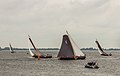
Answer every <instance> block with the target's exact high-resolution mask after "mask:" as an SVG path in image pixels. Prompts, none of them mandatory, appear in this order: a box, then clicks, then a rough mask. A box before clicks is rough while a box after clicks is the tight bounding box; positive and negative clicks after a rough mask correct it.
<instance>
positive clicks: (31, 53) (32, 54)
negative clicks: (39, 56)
mask: <svg viewBox="0 0 120 76" xmlns="http://www.w3.org/2000/svg"><path fill="white" fill-rule="evenodd" d="M28 46H29V52H30V55H31V56H34V55H35V54H34V53H33V52H32V51H31V49H30V44H29V40H28Z"/></svg>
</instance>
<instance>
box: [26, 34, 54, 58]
mask: <svg viewBox="0 0 120 76" xmlns="http://www.w3.org/2000/svg"><path fill="white" fill-rule="evenodd" d="M29 41H30V42H31V44H32V46H33V48H34V49H35V50H36V52H37V53H38V55H36V54H35V53H33V52H32V51H31V49H30V45H29V44H28V45H29V52H30V54H31V56H32V57H34V58H39V57H40V58H52V55H51V54H41V53H40V52H39V50H38V49H37V48H36V47H35V45H34V43H33V41H32V39H31V38H30V36H29Z"/></svg>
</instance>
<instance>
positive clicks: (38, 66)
mask: <svg viewBox="0 0 120 76" xmlns="http://www.w3.org/2000/svg"><path fill="white" fill-rule="evenodd" d="M27 52H28V51H16V53H10V52H9V51H0V76H120V52H119V51H108V52H111V53H112V54H113V56H106V57H105V56H100V54H99V53H98V51H92V52H90V51H85V54H86V56H87V57H86V59H85V60H58V59H57V58H56V56H57V54H58V51H44V52H43V53H50V54H52V55H53V58H50V59H42V58H41V59H40V60H39V61H38V60H37V59H35V58H31V56H30V55H29V54H27ZM92 60H97V62H98V66H99V67H100V68H99V69H87V68H84V65H85V64H86V63H87V62H89V61H92Z"/></svg>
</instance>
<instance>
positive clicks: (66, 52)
mask: <svg viewBox="0 0 120 76" xmlns="http://www.w3.org/2000/svg"><path fill="white" fill-rule="evenodd" d="M66 33H67V35H63V40H62V45H61V48H60V51H59V53H58V57H59V58H60V59H70V58H71V59H85V54H84V53H83V52H82V51H81V50H80V48H79V47H78V46H77V45H76V44H75V42H74V41H73V40H72V38H71V37H70V35H69V33H68V32H67V31H66Z"/></svg>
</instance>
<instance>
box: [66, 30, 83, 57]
mask: <svg viewBox="0 0 120 76" xmlns="http://www.w3.org/2000/svg"><path fill="white" fill-rule="evenodd" d="M66 32H67V31H66ZM67 34H68V37H69V39H70V42H71V44H72V47H73V50H74V54H75V56H85V54H84V53H83V52H82V51H81V50H80V48H79V47H78V46H77V45H76V43H75V42H74V41H73V39H72V38H71V37H70V35H69V33H68V32H67Z"/></svg>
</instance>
